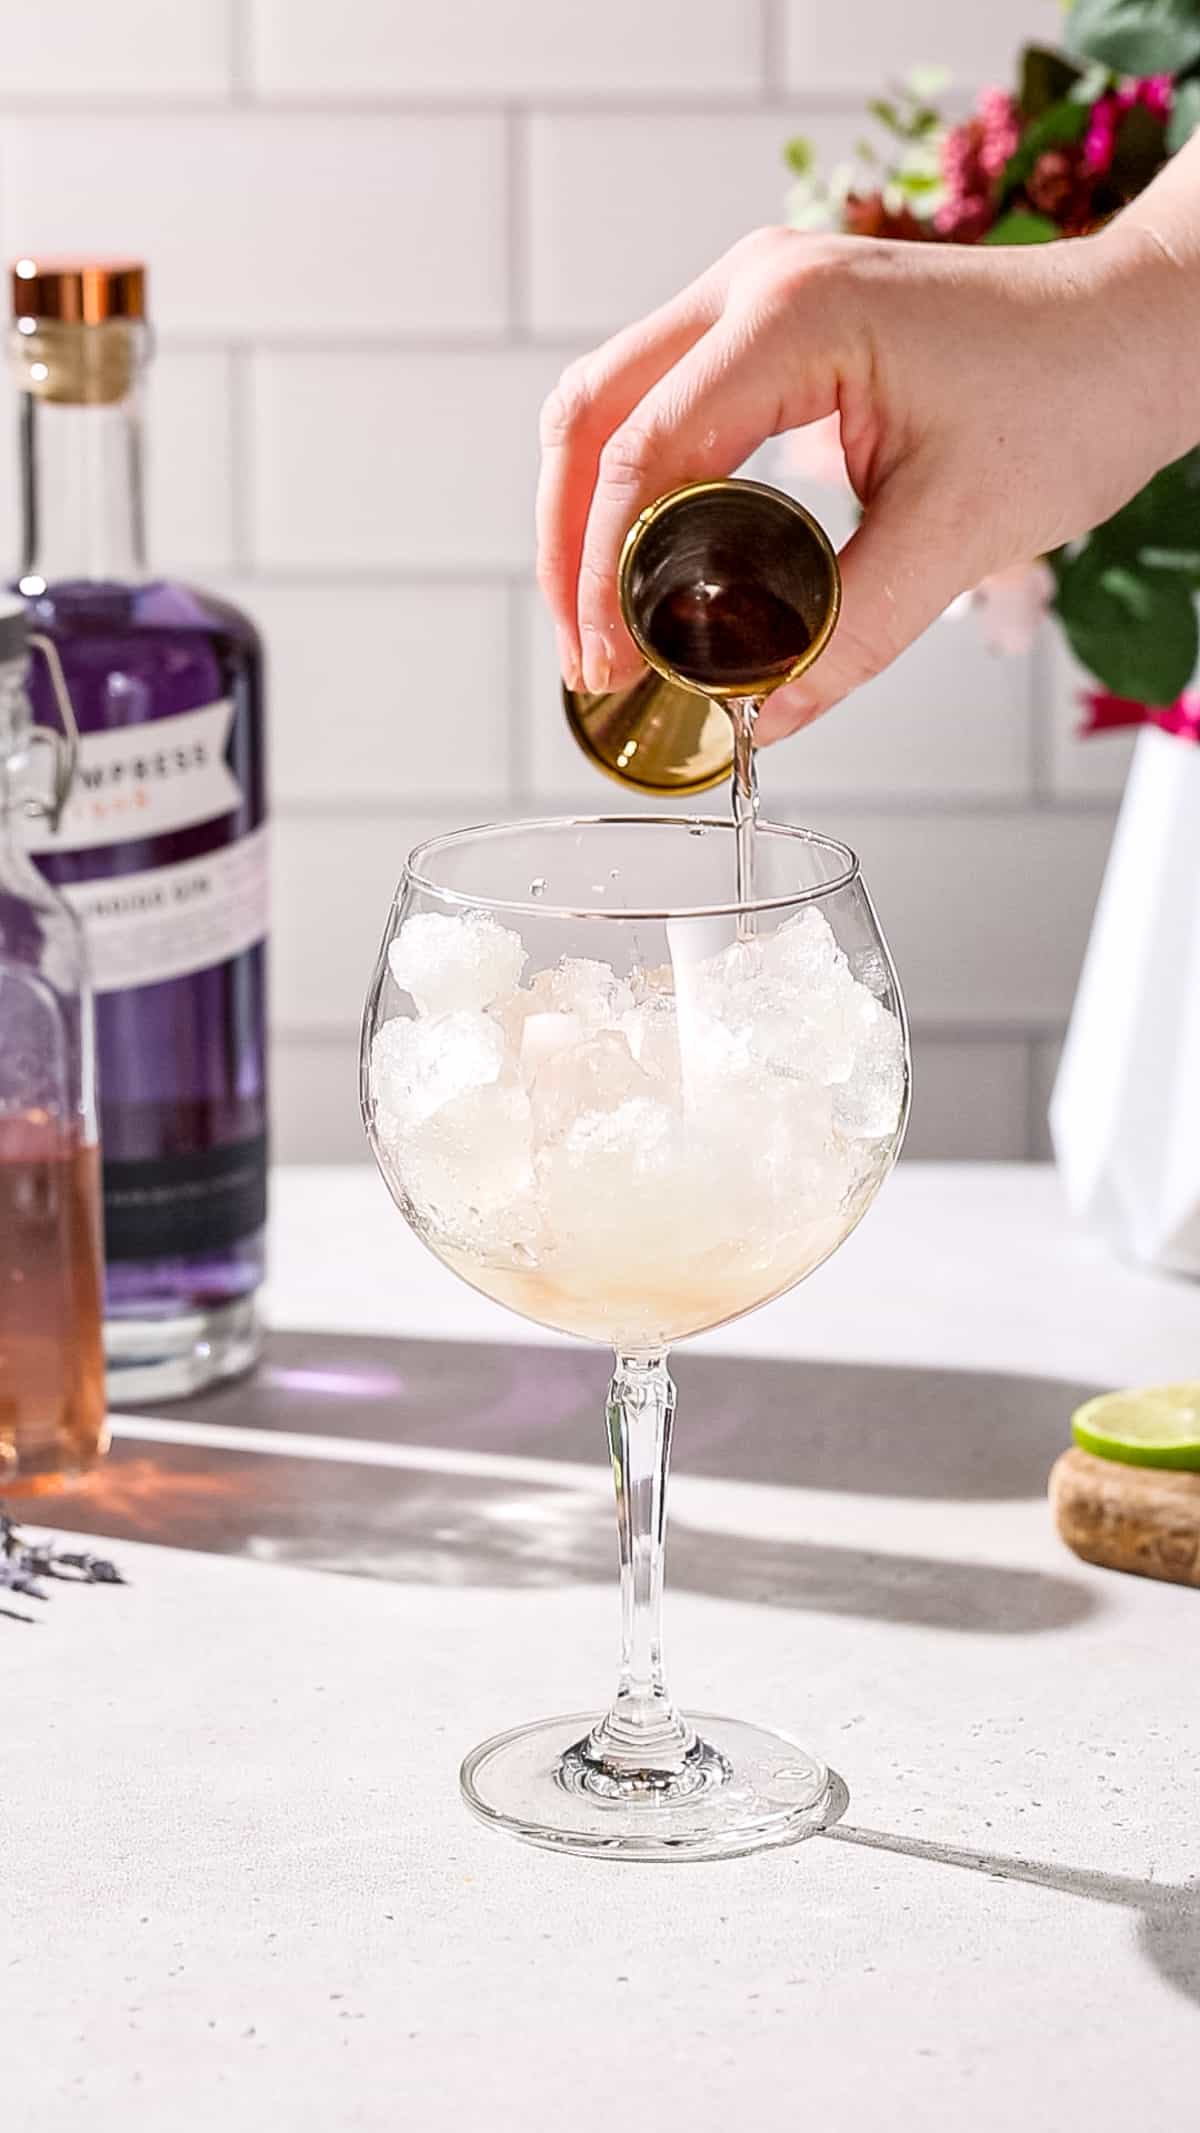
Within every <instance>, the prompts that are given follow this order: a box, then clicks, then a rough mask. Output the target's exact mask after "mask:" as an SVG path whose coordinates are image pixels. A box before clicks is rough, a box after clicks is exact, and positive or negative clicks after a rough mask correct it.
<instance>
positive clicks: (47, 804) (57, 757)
mask: <svg viewBox="0 0 1200 2133" xmlns="http://www.w3.org/2000/svg"><path fill="white" fill-rule="evenodd" d="M28 643H29V645H30V647H31V649H32V650H34V651H37V652H40V653H41V655H42V658H43V659H44V660H45V662H46V672H47V673H48V674H49V676H50V688H51V691H52V693H53V696H54V702H55V707H56V709H57V711H58V715H59V718H60V720H61V722H62V731H61V732H56V730H55V728H54V727H53V726H34V727H33V728H32V729H31V730H30V735H29V743H30V747H31V748H34V747H38V746H40V747H42V748H48V749H49V750H50V753H51V755H52V756H53V758H54V774H53V779H52V782H51V787H50V798H49V799H48V800H41V799H39V798H38V797H37V796H36V794H32V793H30V794H27V795H26V799H25V812H26V814H27V815H35V816H41V817H42V818H44V820H45V821H46V822H48V823H49V825H50V829H51V831H52V832H53V833H54V834H55V835H57V833H58V828H59V824H60V823H61V821H62V816H63V809H64V808H65V806H66V804H67V801H68V799H69V798H70V794H71V787H72V785H73V784H74V782H75V770H76V766H77V764H78V761H79V723H78V721H77V719H76V717H75V706H74V705H73V704H72V702H71V693H70V690H69V689H68V688H67V680H66V676H65V674H64V673H63V670H62V661H61V659H60V658H59V656H58V646H57V645H56V644H55V643H54V640H53V638H51V637H46V636H43V634H42V632H41V631H40V630H31V631H30V633H29V637H28Z"/></svg>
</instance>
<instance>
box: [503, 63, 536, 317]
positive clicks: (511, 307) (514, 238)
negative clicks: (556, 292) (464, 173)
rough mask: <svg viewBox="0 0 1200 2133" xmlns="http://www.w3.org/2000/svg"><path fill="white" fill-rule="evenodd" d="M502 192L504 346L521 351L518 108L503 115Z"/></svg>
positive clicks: (523, 178) (525, 263) (524, 194)
mask: <svg viewBox="0 0 1200 2133" xmlns="http://www.w3.org/2000/svg"><path fill="white" fill-rule="evenodd" d="M504 162H505V191H506V194H507V201H506V206H507V212H508V223H507V231H506V239H507V257H506V261H505V272H506V285H507V287H506V294H507V306H508V335H507V340H508V344H509V345H510V346H512V347H517V348H519V347H521V346H522V345H523V344H524V343H526V342H527V341H528V340H529V339H530V330H529V313H530V305H529V296H530V290H529V130H528V118H527V115H526V113H525V111H524V110H523V109H522V108H521V107H520V105H516V104H514V105H510V106H508V107H506V109H505V113H504Z"/></svg>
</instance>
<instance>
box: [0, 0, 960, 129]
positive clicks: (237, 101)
mask: <svg viewBox="0 0 1200 2133" xmlns="http://www.w3.org/2000/svg"><path fill="white" fill-rule="evenodd" d="M771 4H772V0H766V5H767V6H770V5H771ZM230 5H231V20H232V22H233V24H234V25H235V27H234V30H233V34H232V37H231V49H230V59H231V66H230V86H229V88H228V89H227V90H226V91H225V92H223V93H222V92H221V91H216V92H210V91H200V92H199V93H198V94H196V95H191V96H189V95H187V94H184V93H176V94H174V95H168V96H155V97H139V96H136V95H125V96H121V95H115V96H107V97H106V96H90V97H86V98H83V97H64V96H58V97H56V96H50V95H42V96H35V95H31V96H24V97H23V96H20V95H15V96H14V95H13V94H12V93H11V92H10V93H9V94H4V93H3V92H0V123H5V122H7V121H9V120H12V121H13V122H15V123H19V122H20V121H21V120H22V119H43V118H44V119H62V120H64V121H70V120H75V121H78V120H79V119H80V118H81V117H84V118H87V119H89V120H91V119H124V120H136V119H140V118H146V119H158V118H168V119H170V118H201V119H212V118H221V117H223V116H228V115H229V113H230V112H231V111H236V112H237V113H238V115H239V117H242V118H245V119H255V120H262V121H263V122H264V123H267V124H269V123H270V122H271V121H272V120H275V119H292V118H301V119H306V118H307V119H327V120H328V121H329V123H330V124H331V125H334V124H339V123H345V124H353V122H354V120H355V119H363V118H398V119H421V118H430V119H473V120H477V119H479V118H481V117H487V116H502V115H503V114H504V113H505V112H512V111H516V112H520V113H521V114H522V115H524V116H526V117H529V116H531V115H533V114H534V113H537V114H538V115H543V114H544V115H545V116H546V117H547V118H567V119H571V118H600V119H625V118H634V119H642V118H644V119H646V120H649V121H652V120H654V119H655V118H697V119H707V120H712V119H722V118H753V117H756V116H759V117H761V116H773V115H775V114H776V113H777V112H778V111H780V110H786V111H788V112H790V113H791V114H792V115H793V116H794V117H795V118H796V119H797V120H800V121H803V120H804V119H809V118H812V119H818V118H845V119H856V118H861V115H862V106H863V100H864V99H865V98H866V97H867V96H869V95H871V94H872V93H873V92H874V90H875V89H877V88H878V83H877V82H876V81H875V80H874V79H872V80H870V81H865V82H864V83H863V85H862V87H861V89H859V90H851V89H810V90H807V91H806V92H805V93H804V94H798V93H792V94H789V93H787V92H786V89H781V88H780V87H779V86H774V87H773V88H772V89H771V91H770V93H768V91H767V90H766V89H764V87H763V86H762V83H761V82H760V85H759V86H758V87H757V88H750V89H743V90H737V91H735V92H732V93H730V94H727V95H722V94H721V92H720V91H719V90H717V89H711V90H705V91H703V92H697V93H696V95H694V96H686V95H680V94H679V93H678V92H676V91H672V90H671V89H668V88H665V87H660V88H657V89H650V90H644V91H642V92H640V93H639V92H638V91H636V90H633V89H630V90H627V91H625V92H620V91H617V90H608V91H605V92H604V93H603V94H601V95H597V96H589V95H588V94H587V93H586V92H585V91H580V92H579V93H578V94H572V93H571V92H570V91H567V90H559V91H554V90H550V91H539V90H534V91H532V92H530V93H528V94H526V95H524V96H520V95H512V96H508V97H505V96H502V95H496V94H489V93H487V92H484V91H481V92H480V94H479V95H478V96H462V95H457V96H455V95H451V94H449V93H445V92H440V91H437V90H434V91H431V92H430V94H429V95H428V96H426V97H420V96H412V95H408V96H405V95H395V96H387V95H383V96H375V97H371V96H347V97H332V98H331V97H319V96H294V97H286V96H283V97H264V96H262V95H261V94H260V93H259V92H258V91H257V89H256V87H255V86H254V82H253V68H252V66H251V64H250V52H249V46H248V40H247V38H246V35H245V26H244V25H243V23H242V22H241V19H240V16H241V11H240V9H239V8H238V5H237V0H230ZM782 43H783V40H782V37H778V38H777V37H770V38H769V39H764V52H763V67H762V73H763V75H764V76H765V73H766V67H767V65H768V64H769V65H772V66H774V65H775V64H776V58H777V56H779V48H781V47H782ZM780 73H781V75H782V67H780ZM967 86H968V87H969V85H967Z"/></svg>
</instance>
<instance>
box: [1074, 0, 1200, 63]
mask: <svg viewBox="0 0 1200 2133" xmlns="http://www.w3.org/2000/svg"><path fill="white" fill-rule="evenodd" d="M1067 43H1068V46H1069V47H1070V49H1071V51H1072V52H1074V53H1076V54H1077V55H1078V56H1079V57H1080V58H1081V59H1098V60H1100V61H1102V62H1103V64H1104V65H1105V66H1106V67H1112V68H1113V69H1114V70H1115V71H1116V72H1117V73H1118V74H1137V75H1146V74H1182V73H1183V72H1184V70H1185V68H1187V67H1190V66H1191V65H1192V63H1193V61H1194V60H1197V59H1200V5H1198V4H1197V0H1074V6H1073V7H1072V9H1071V12H1070V14H1069V15H1068V17H1067Z"/></svg>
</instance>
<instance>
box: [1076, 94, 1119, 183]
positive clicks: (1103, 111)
mask: <svg viewBox="0 0 1200 2133" xmlns="http://www.w3.org/2000/svg"><path fill="white" fill-rule="evenodd" d="M1121 110H1122V106H1121V103H1120V101H1119V95H1108V96H1102V97H1100V98H1099V99H1098V100H1097V102H1096V103H1094V104H1093V105H1092V111H1091V117H1090V118H1089V119H1088V124H1087V132H1086V133H1085V134H1084V137H1083V161H1084V167H1085V169H1087V170H1091V171H1095V172H1097V173H1099V172H1101V171H1105V170H1107V169H1108V168H1109V166H1110V165H1111V163H1112V159H1113V153H1114V150H1115V149H1116V145H1117V120H1118V119H1119V117H1120V116H1121Z"/></svg>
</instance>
